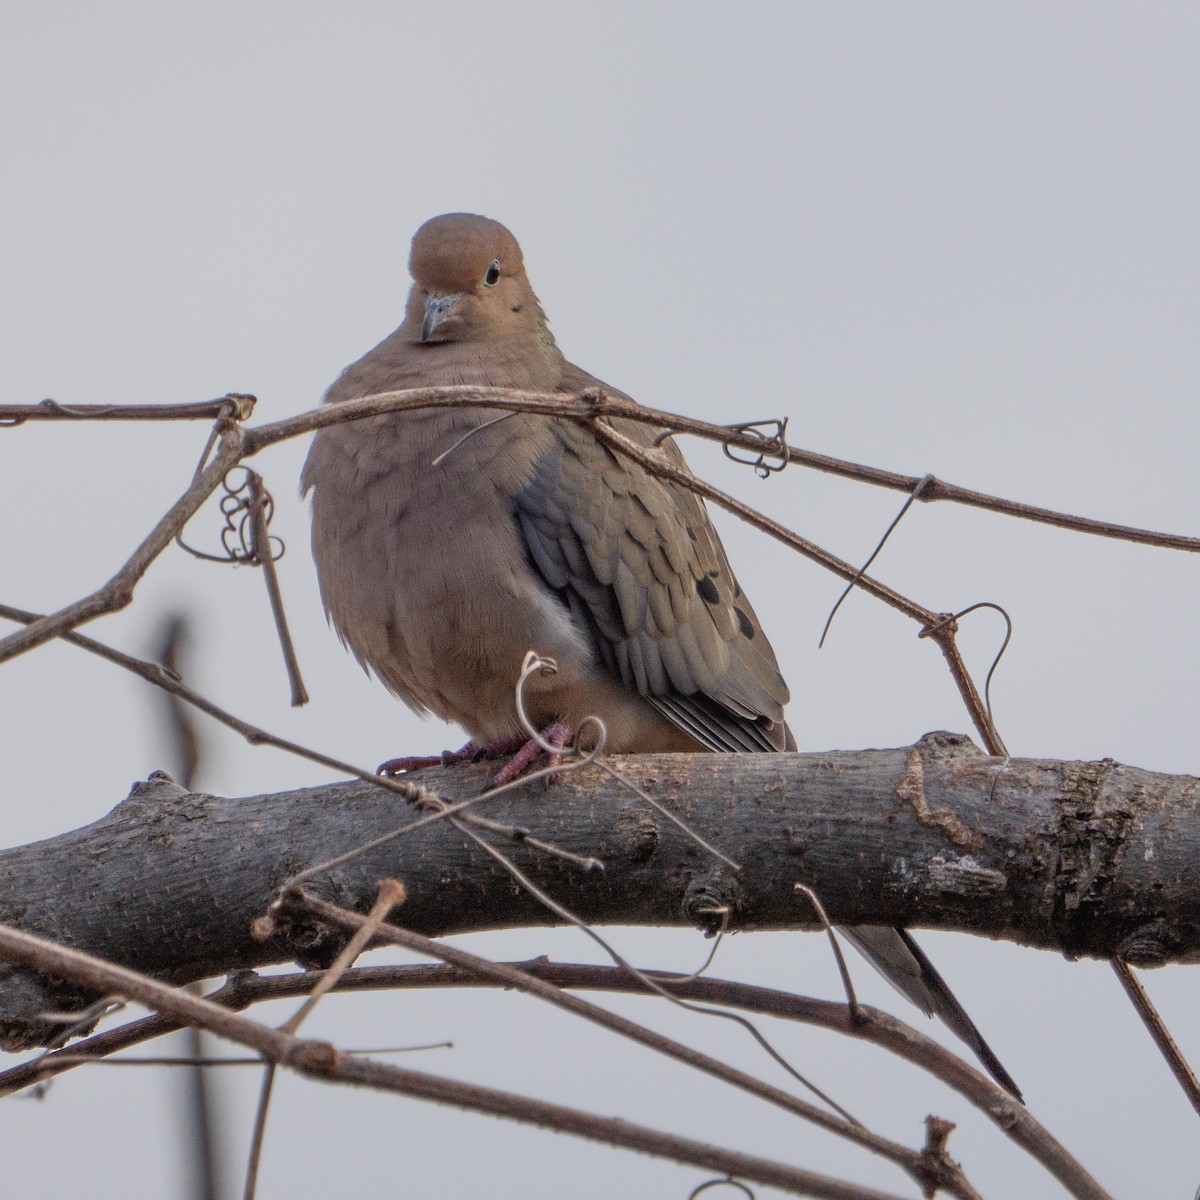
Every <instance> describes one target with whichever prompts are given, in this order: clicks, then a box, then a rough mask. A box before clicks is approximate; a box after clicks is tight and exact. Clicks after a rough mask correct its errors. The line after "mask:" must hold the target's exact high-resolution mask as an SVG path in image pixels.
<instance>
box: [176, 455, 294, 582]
mask: <svg viewBox="0 0 1200 1200" xmlns="http://www.w3.org/2000/svg"><path fill="white" fill-rule="evenodd" d="M239 471H240V472H241V473H242V478H241V479H240V480H237V478H236V472H239ZM235 481H236V482H235ZM221 486H222V487H223V488H224V493H225V494H224V495H223V496H222V497H221V500H220V508H221V515H222V516H223V517H224V518H225V524H224V527H223V528H222V530H221V545H222V547H223V548H224V550H225V553H224V554H223V555H221V554H209V553H207V552H206V551H204V550H197V549H196V548H195V546H189V545H188V544H187V542H185V541H184V540H183V534H182V533H179V534H176V535H175V541H176V543H177V544H178V546H179V548H180V549H181V550H186V551H187V552H188V553H189V554H190V555H192V556H193V557H194V558H199V559H202V560H204V561H205V562H219V563H235V564H241V563H257V562H261V561H262V557H263V556H262V550H261V548H260V547H259V546H258V544H257V540H256V538H255V536H254V525H255V515H256V508H259V507H261V510H262V517H263V524H264V526H267V525H270V523H271V519H272V518H273V517H274V516H275V501H274V499H273V498H272V496H271V493H270V492H268V491H267V489H266V488H265V487H264V486H263V481H262V476H261V475H259V474H258V473H257V472H255V471H252V470H250V468H249V467H240V466H239V467H234V468H233V469H232V470H231V471H230V472H229V473H228V474H227V475H226V476H225V478H224V480H223V481H222V483H221ZM267 544H268V547H269V553H270V556H271V561H272V562H278V561H279V560H280V559H281V558H282V557H283V554H284V550H285V549H286V546H285V545H284V542H283V539H282V538H279V537H276V536H275V535H274V534H268V535H267Z"/></svg>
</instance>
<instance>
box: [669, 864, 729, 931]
mask: <svg viewBox="0 0 1200 1200" xmlns="http://www.w3.org/2000/svg"><path fill="white" fill-rule="evenodd" d="M739 893H740V889H739V887H738V885H737V883H736V881H734V880H729V879H726V878H725V876H724V875H723V874H721V873H720V872H719V871H715V872H713V873H712V874H709V875H703V876H699V877H697V878H695V879H693V880H692V881H691V883H689V884H688V886H687V891H686V892H685V893H684V897H683V912H684V915H685V916H686V917H687V919H688V920H689V921H690V922H691V923H692V924H693V925H695V926H696V927H697V928H699V929H702V930H703V931H704V936H705V937H715V936H716V935H717V934H718V933H720V932H721V931H722V930H724V929H725V928H726V927H727V926H728V924H729V918H730V914H732V913H734V912H736V911H737V909H738V907H739Z"/></svg>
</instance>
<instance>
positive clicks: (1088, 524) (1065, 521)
mask: <svg viewBox="0 0 1200 1200" xmlns="http://www.w3.org/2000/svg"><path fill="white" fill-rule="evenodd" d="M424 408H505V409H511V410H513V411H516V412H532V413H541V414H543V415H545V416H549V417H565V418H568V419H571V420H576V421H591V420H594V419H595V418H596V417H618V418H624V419H626V420H630V421H638V422H640V423H642V424H644V425H651V426H655V427H656V428H658V429H670V430H672V431H674V432H676V433H684V434H690V435H692V436H693V437H699V438H704V439H705V440H707V441H711V442H717V443H718V444H719V445H722V446H736V447H739V448H741V449H744V450H750V451H753V452H754V453H756V454H757V453H758V452H760V451H761V450H762V438H761V436H760V435H757V434H754V433H739V432H737V431H736V430H731V429H730V428H729V426H728V425H715V424H713V423H712V422H709V421H701V420H698V419H696V418H694V417H681V416H678V415H677V414H675V413H669V412H665V411H663V410H662V409H656V408H647V407H646V406H645V405H641V404H637V403H635V402H634V401H632V400H625V399H622V398H621V397H619V396H613V395H609V394H608V393H607V392H603V391H601V390H599V389H589V390H588V391H585V392H580V393H578V394H575V395H565V394H562V393H553V392H523V391H519V390H517V389H515V388H479V387H441V388H413V389H410V390H405V391H394V392H379V393H377V394H376V395H374V396H365V397H363V398H361V399H357V400H341V401H339V402H338V403H337V404H326V405H322V406H321V407H320V408H316V409H310V410H309V411H308V412H304V413H299V414H297V415H296V416H292V417H287V418H285V419H284V420H282V421H275V422H272V423H270V424H267V425H259V426H257V427H256V428H255V429H253V430H250V431H248V444H247V454H257V453H258V451H259V450H262V449H265V448H266V447H267V446H271V445H274V444H275V443H276V442H281V441H285V440H287V439H288V438H292V437H296V436H298V435H300V434H303V433H311V432H312V431H314V430H316V429H323V428H324V427H326V426H328V425H337V424H340V423H341V422H343V421H355V420H361V419H363V418H364V417H374V416H382V415H383V414H385V413H392V412H411V411H414V410H418V409H424ZM779 456H780V457H781V458H786V459H787V461H788V462H789V463H796V464H798V465H799V466H805V467H811V468H812V469H813V470H816V471H822V472H824V473H825V474H828V475H838V476H841V477H842V478H845V479H854V480H857V481H859V482H860V483H868V484H871V485H873V486H875V487H883V488H889V489H891V490H892V491H897V492H907V493H909V494H911V493H912V492H913V491H914V490H915V489H916V487H917V486H918V485H919V484H921V483H922V481H923V480H925V481H927V482H925V486H924V487H922V489H921V496H920V499H921V501H922V502H923V503H934V502H935V501H939V500H946V501H950V502H952V503H955V504H965V505H968V506H969V507H972V508H983V509H987V510H988V511H990V512H998V513H1004V514H1005V515H1007V516H1010V517H1019V518H1020V519H1021V520H1025V521H1037V522H1039V523H1041V524H1045V525H1054V526H1057V527H1058V528H1060V529H1070V530H1073V531H1074V532H1076V533H1087V534H1093V535H1096V536H1098V537H1108V538H1116V539H1118V540H1120V541H1127V542H1138V543H1141V544H1143V545H1148V546H1161V547H1163V548H1165V549H1173V550H1186V551H1188V552H1190V553H1193V554H1196V553H1200V537H1191V536H1185V535H1182V534H1174V533H1161V532H1157V531H1155V530H1150V529H1139V528H1136V527H1134V526H1131V525H1119V524H1115V523H1113V522H1111V521H1097V520H1093V519H1091V518H1089V517H1077V516H1073V515H1072V514H1070V513H1062V512H1055V511H1054V510H1052V509H1048V508H1039V507H1037V506H1035V505H1031V504H1023V503H1021V502H1020V501H1017V500H1006V499H1005V498H1003V497H1002V496H991V495H988V494H987V493H985V492H977V491H974V490H972V489H971V488H964V487H960V486H959V485H957V484H953V483H947V482H946V481H945V480H942V479H938V478H937V476H936V475H928V474H920V475H903V474H900V473H899V472H896V471H885V470H881V469H880V468H878V467H868V466H864V465H862V464H861V463H853V462H848V461H847V460H846V459H841V458H832V457H830V456H829V455H825V454H816V453H814V452H812V451H810V450H800V449H797V448H796V447H794V446H781V447H780V450H779Z"/></svg>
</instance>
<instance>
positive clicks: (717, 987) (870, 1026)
mask: <svg viewBox="0 0 1200 1200" xmlns="http://www.w3.org/2000/svg"><path fill="white" fill-rule="evenodd" d="M360 919H361V918H360ZM435 945H436V946H437V948H438V949H437V954H436V956H437V957H442V952H443V951H453V950H455V949H457V947H454V946H450V945H448V944H445V943H442V942H436V943H435ZM483 961H486V960H483ZM491 965H492V966H494V967H497V968H502V967H505V966H508V967H512V968H513V969H514V970H517V971H520V972H521V974H522V975H523V976H528V977H532V978H535V979H540V980H544V981H545V982H547V983H551V984H553V985H554V986H555V987H557V988H572V989H579V990H583V991H608V992H622V993H628V994H635V995H643V996H644V995H645V988H644V987H643V985H642V983H641V981H640V979H639V978H637V977H636V976H633V975H630V974H629V973H628V972H627V971H625V970H624V969H622V968H620V967H610V966H596V965H592V964H586V965H585V964H580V963H556V962H550V961H549V960H547V959H545V958H537V959H533V960H531V961H528V962H520V963H492V964H491ZM640 973H641V974H643V975H649V976H651V977H652V978H654V979H655V980H656V981H657V982H658V983H660V984H661V985H662V986H664V987H667V988H670V990H671V991H672V992H674V993H675V994H677V995H679V996H681V997H684V998H686V999H691V1000H698V1001H703V1002H707V1003H711V1004H721V1005H724V1006H726V1007H731V1008H741V1009H743V1010H745V1011H747V1012H753V1013H758V1014H761V1015H763V1016H770V1017H775V1018H777V1019H779V1020H786V1021H797V1022H801V1023H803V1024H808V1025H813V1026H816V1027H818V1028H821V1029H827V1030H829V1031H830V1032H833V1033H838V1034H842V1035H844V1036H846V1037H853V1038H857V1039H859V1040H860V1041H865V1042H868V1043H870V1044H871V1045H874V1046H877V1047H879V1048H880V1049H883V1050H886V1051H888V1052H889V1053H891V1054H895V1055H896V1056H897V1057H899V1058H902V1059H903V1060H904V1061H905V1062H908V1063H910V1064H912V1065H914V1066H916V1067H918V1068H920V1069H921V1070H923V1071H926V1072H928V1073H930V1074H931V1075H933V1076H935V1077H936V1078H937V1079H939V1080H940V1081H941V1082H942V1083H944V1084H945V1085H946V1086H947V1087H949V1088H951V1089H953V1090H954V1091H956V1092H958V1093H959V1095H961V1096H962V1097H964V1099H966V1100H968V1101H969V1102H970V1103H971V1104H973V1105H974V1106H975V1107H976V1108H978V1109H979V1110H980V1112H982V1113H983V1114H984V1115H985V1116H986V1117H988V1118H989V1119H990V1120H991V1121H993V1122H994V1123H995V1124H996V1125H997V1127H998V1128H999V1129H1000V1130H1001V1131H1002V1132H1003V1133H1004V1134H1005V1135H1006V1136H1007V1137H1009V1138H1011V1139H1012V1141H1013V1142H1014V1143H1015V1144H1016V1145H1017V1146H1019V1147H1021V1148H1022V1149H1023V1150H1024V1151H1026V1152H1027V1153H1028V1154H1029V1155H1030V1156H1031V1157H1032V1158H1033V1159H1035V1160H1036V1161H1037V1162H1040V1163H1041V1164H1042V1165H1043V1166H1044V1167H1045V1168H1046V1170H1047V1171H1049V1172H1050V1173H1051V1174H1052V1175H1053V1176H1054V1178H1056V1179H1057V1180H1058V1181H1059V1182H1060V1183H1061V1184H1062V1185H1063V1186H1064V1188H1065V1189H1066V1190H1067V1192H1068V1194H1069V1195H1071V1196H1074V1197H1076V1198H1077V1200H1108V1197H1107V1193H1106V1192H1105V1191H1104V1190H1103V1189H1102V1188H1101V1187H1100V1185H1099V1184H1098V1183H1097V1182H1096V1181H1095V1180H1094V1179H1092V1177H1091V1176H1090V1175H1089V1174H1088V1173H1087V1171H1086V1170H1085V1169H1084V1168H1083V1166H1082V1165H1080V1164H1079V1163H1078V1162H1077V1161H1076V1160H1075V1159H1074V1158H1073V1157H1072V1156H1071V1155H1070V1154H1069V1153H1068V1152H1067V1150H1066V1149H1065V1148H1064V1147H1063V1146H1062V1145H1061V1144H1060V1143H1059V1142H1058V1141H1056V1140H1055V1138H1054V1137H1053V1136H1052V1135H1051V1134H1050V1133H1049V1132H1048V1131H1047V1130H1046V1129H1045V1128H1044V1127H1043V1126H1041V1125H1040V1124H1039V1123H1038V1122H1037V1120H1036V1119H1035V1118H1034V1117H1033V1116H1032V1114H1031V1113H1030V1112H1029V1110H1028V1109H1026V1108H1025V1107H1023V1106H1022V1105H1020V1104H1018V1103H1017V1102H1016V1101H1015V1100H1013V1099H1012V1098H1011V1097H1009V1096H1008V1095H1007V1093H1005V1092H1004V1091H1003V1090H1002V1089H1001V1088H1000V1087H998V1086H997V1085H996V1084H995V1083H993V1082H992V1081H991V1080H990V1079H988V1078H987V1076H985V1075H984V1074H983V1072H981V1071H980V1070H978V1069H977V1068H975V1067H973V1066H971V1064H969V1063H967V1062H966V1061H964V1060H963V1059H961V1058H959V1057H958V1056H957V1055H956V1054H954V1053H953V1052H952V1051H950V1050H948V1049H946V1047H944V1046H943V1045H941V1043H939V1042H936V1041H934V1040H933V1039H932V1038H930V1037H928V1036H927V1035H926V1034H923V1033H920V1032H919V1031H918V1030H916V1029H914V1028H913V1027H912V1026H910V1025H906V1024H905V1023H904V1022H903V1021H900V1020H898V1019H897V1018H896V1017H893V1016H891V1015H890V1014H889V1013H885V1012H883V1011H881V1010H880V1009H876V1008H872V1007H871V1006H869V1005H860V1006H859V1013H858V1017H857V1019H856V1018H853V1017H851V1015H850V1013H849V1010H848V1008H847V1006H846V1005H845V1004H842V1003H837V1002H834V1001H831V1000H813V999H810V998H809V997H806V996H798V995H795V994H793V993H791V992H783V991H779V990H777V989H773V988H765V987H760V986H757V985H755V984H749V983H741V982H735V981H732V980H724V979H712V978H702V979H685V977H683V976H681V975H679V974H673V973H668V972H662V971H653V970H647V969H641V972H640ZM321 974H322V972H319V971H295V972H291V973H289V974H285V975H256V974H254V973H253V972H250V971H239V972H235V973H234V974H233V975H231V976H230V978H229V980H228V981H227V982H226V983H225V984H224V985H223V986H222V987H221V988H219V989H218V990H217V991H215V992H213V993H211V994H210V995H209V996H208V999H209V1000H210V1001H213V1002H214V1003H221V1004H224V1005H226V1006H229V1007H232V1008H234V1009H242V1008H246V1007H248V1006H250V1005H253V1004H261V1003H265V1002H267V1001H270V1000H286V999H289V998H293V997H296V996H303V995H306V994H307V993H308V992H310V991H311V990H312V988H313V986H314V984H315V982H316V981H317V979H318V978H319V977H320V975H321ZM512 986H513V985H512V984H511V983H509V982H508V980H507V978H506V977H505V976H502V975H497V976H496V977H494V978H492V977H486V978H485V977H484V976H483V975H481V974H478V973H477V972H475V971H472V970H469V969H464V968H460V967H458V966H453V965H451V966H443V965H441V964H438V965H425V964H419V965H411V964H410V965H404V966H378V967H356V968H354V969H353V970H351V971H348V972H347V973H346V974H345V975H344V976H343V977H342V979H341V980H340V981H339V983H338V985H337V987H336V988H335V989H334V990H335V991H338V992H359V991H395V990H397V989H410V988H411V989H424V988H463V987H503V988H509V987H512ZM600 1011H604V1010H600ZM182 1024H183V1022H181V1021H179V1020H177V1019H175V1018H171V1017H166V1016H152V1017H143V1018H141V1019H139V1020H136V1021H130V1022H128V1023H127V1024H125V1025H122V1026H120V1027H119V1028H117V1029H110V1030H106V1031H105V1032H103V1033H98V1034H95V1035H93V1036H92V1037H90V1038H87V1039H86V1040H84V1041H81V1042H77V1043H75V1045H73V1046H72V1047H70V1049H69V1050H57V1051H54V1052H53V1053H51V1054H47V1055H44V1056H38V1057H36V1058H31V1059H30V1060H28V1061H27V1062H24V1063H21V1064H19V1065H18V1066H15V1067H10V1068H9V1069H8V1070H7V1071H3V1072H0V1096H4V1095H9V1094H11V1093H13V1092H16V1091H20V1090H22V1089H24V1088H28V1087H31V1086H33V1085H35V1084H37V1083H38V1082H39V1080H43V1079H49V1078H52V1077H53V1076H54V1075H57V1074H60V1073H62V1072H63V1071H66V1070H69V1069H71V1068H73V1067H75V1066H78V1065H81V1064H80V1063H79V1062H78V1061H77V1060H78V1059H79V1058H80V1057H82V1056H84V1055H87V1056H88V1058H89V1061H90V1060H92V1059H93V1058H94V1057H96V1056H101V1055H107V1054H115V1053H117V1052H118V1051H121V1050H125V1049H128V1048H129V1047H131V1046H137V1045H141V1044H143V1043H145V1042H147V1041H150V1040H151V1039H153V1038H156V1037H161V1036H163V1035H164V1034H166V1033H170V1032H171V1031H172V1030H175V1029H178V1028H180V1026H181V1025H182Z"/></svg>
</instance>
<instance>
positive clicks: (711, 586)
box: [696, 575, 721, 604]
mask: <svg viewBox="0 0 1200 1200" xmlns="http://www.w3.org/2000/svg"><path fill="white" fill-rule="evenodd" d="M696 591H698V592H699V593H700V597H701V599H702V600H704V601H705V602H706V603H708V604H720V602H721V595H720V593H719V592H718V591H717V585H716V584H715V583H713V581H712V580H711V579H710V578H709V577H708V576H707V575H705V576H704V577H703V578H702V579H697V580H696Z"/></svg>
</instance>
